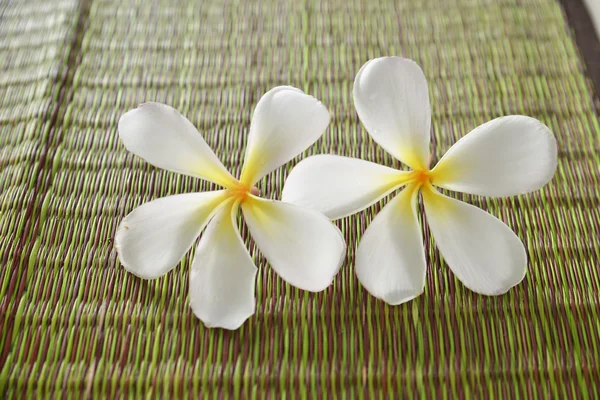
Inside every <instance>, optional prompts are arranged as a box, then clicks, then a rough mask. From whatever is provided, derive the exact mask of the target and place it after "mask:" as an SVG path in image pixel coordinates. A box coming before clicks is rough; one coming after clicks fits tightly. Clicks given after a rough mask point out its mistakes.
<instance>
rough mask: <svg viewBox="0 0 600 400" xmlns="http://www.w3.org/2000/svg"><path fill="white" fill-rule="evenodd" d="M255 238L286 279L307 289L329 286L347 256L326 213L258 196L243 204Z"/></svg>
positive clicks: (341, 239)
mask: <svg viewBox="0 0 600 400" xmlns="http://www.w3.org/2000/svg"><path fill="white" fill-rule="evenodd" d="M242 211H243V213H244V218H245V220H246V224H247V225H248V229H249V230H250V233H251V234H252V238H253V239H254V241H255V242H256V244H257V246H258V248H259V249H260V251H261V253H262V254H263V255H264V256H265V258H266V259H267V260H268V261H269V264H270V265H271V267H272V268H273V269H274V270H275V271H276V272H277V274H279V276H281V277H282V278H283V279H284V280H285V281H286V282H289V283H290V284H292V285H294V286H296V287H298V288H300V289H304V290H309V291H312V292H318V291H321V290H323V289H325V288H327V287H328V286H329V285H330V284H331V282H332V280H333V278H334V276H335V275H336V274H337V272H338V270H339V268H340V266H341V264H342V261H343V259H344V255H345V250H346V244H345V242H344V238H343V237H342V234H341V233H340V231H339V229H338V228H337V227H336V226H335V225H333V224H332V223H331V222H330V221H329V220H328V219H327V217H325V216H324V215H323V214H321V213H319V212H317V211H314V210H310V209H308V208H304V207H299V206H296V205H293V204H288V203H283V202H279V201H273V200H264V199H260V198H258V197H252V198H249V199H248V200H247V201H245V202H244V203H243V204H242Z"/></svg>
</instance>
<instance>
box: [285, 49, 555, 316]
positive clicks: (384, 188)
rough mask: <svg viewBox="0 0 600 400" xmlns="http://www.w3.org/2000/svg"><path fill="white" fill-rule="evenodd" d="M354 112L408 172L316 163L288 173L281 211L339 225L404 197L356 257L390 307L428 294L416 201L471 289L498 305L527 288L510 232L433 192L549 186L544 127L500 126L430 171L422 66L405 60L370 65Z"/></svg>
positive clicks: (520, 253) (363, 276)
mask: <svg viewBox="0 0 600 400" xmlns="http://www.w3.org/2000/svg"><path fill="white" fill-rule="evenodd" d="M354 103H355V106H356V111H357V112H358V116H359V118H360V120H361V121H362V123H363V125H364V126H365V128H366V130H367V131H368V133H369V134H370V135H371V137H372V138H373V139H374V140H375V141H376V142H377V143H378V144H379V145H380V146H381V147H383V148H384V149H385V150H386V151H387V152H389V153H390V154H391V155H392V156H394V157H395V158H397V159H398V160H400V161H401V162H403V163H404V164H406V165H408V166H409V167H410V168H411V169H412V170H411V171H399V170H395V169H392V168H388V167H385V166H381V165H378V164H374V163H371V162H367V161H363V160H359V159H354V158H346V157H340V156H334V155H318V156H313V157H309V158H307V159H305V160H303V161H301V162H300V163H299V164H298V165H297V166H296V167H295V168H294V169H293V170H292V172H291V173H290V175H289V177H288V179H287V181H286V184H285V186H284V189H283V197H282V198H283V201H289V202H292V203H296V204H299V205H302V206H307V207H312V208H314V209H316V210H318V211H321V212H323V213H324V214H325V215H327V216H328V217H330V218H331V219H338V218H342V217H345V216H348V215H351V214H354V213H357V212H359V211H361V210H363V209H365V208H367V207H369V206H370V205H372V204H374V203H375V202H377V201H379V200H381V199H382V198H384V197H385V196H387V195H389V194H390V193H392V192H394V191H396V190H398V189H399V188H401V187H404V189H403V190H402V191H400V192H399V193H398V194H397V195H396V196H395V197H394V198H393V199H392V200H390V202H389V203H388V204H386V205H385V207H384V208H383V209H382V211H381V212H380V213H379V214H378V215H377V216H376V217H375V218H374V220H373V221H372V223H371V224H370V225H369V227H368V228H367V230H366V232H365V233H364V236H363V237H362V240H361V242H360V244H359V246H358V249H357V251H356V258H355V264H356V273H357V275H358V279H359V280H360V282H361V283H362V284H363V286H364V287H365V288H366V289H367V290H368V291H369V292H370V293H371V294H373V295H374V296H376V297H378V298H380V299H382V300H384V301H386V302H387V303H390V304H401V303H403V302H406V301H409V300H411V299H413V298H414V297H416V296H418V295H419V294H421V293H422V292H423V289H424V286H425V269H426V266H425V252H424V246H423V238H422V236H421V228H420V226H419V221H418V216H417V203H418V197H419V193H420V194H421V197H422V201H423V205H424V209H425V214H426V216H427V222H428V224H429V228H430V230H431V233H432V235H433V238H434V240H435V242H436V244H437V247H438V248H439V250H440V253H441V254H442V256H443V257H444V259H445V261H446V263H447V264H448V265H449V267H450V268H451V269H452V271H453V272H454V274H455V275H456V277H457V278H458V279H459V280H460V281H462V283H463V284H464V285H465V286H466V287H468V288H469V289H471V290H473V291H475V292H477V293H481V294H484V295H499V294H502V293H505V292H507V291H508V290H509V289H510V288H511V287H513V286H515V285H516V284H518V283H519V282H521V280H522V279H523V278H524V276H525V273H526V268H527V255H526V252H525V248H524V246H523V244H522V243H521V241H520V240H519V238H518V237H517V236H516V235H515V234H514V233H513V232H512V230H511V229H510V228H509V227H508V226H506V225H505V224H504V223H502V222H501V221H500V220H498V219H497V218H495V217H494V216H492V215H490V214H488V213H486V212H484V211H483V210H481V209H479V208H477V207H474V206H472V205H469V204H467V203H464V202H462V201H459V200H456V199H453V198H450V197H447V196H445V195H443V194H442V193H440V192H439V191H438V190H437V189H436V188H435V187H434V186H437V187H440V188H444V189H449V190H452V191H460V192H464V193H470V194H474V195H483V196H493V197H505V196H512V195H518V194H522V193H527V192H531V191H533V190H537V189H539V188H541V187H542V186H544V185H545V184H546V183H548V182H549V181H550V179H552V176H553V175H554V172H555V170H556V163H557V152H556V140H555V138H554V136H553V134H552V132H551V131H550V130H549V129H548V127H546V126H545V125H544V124H542V123H541V122H540V121H538V120H535V119H533V118H529V117H525V116H520V115H513V116H507V117H502V118H497V119H494V120H493V121H490V122H487V123H485V124H483V125H481V126H479V127H477V128H475V129H474V130H473V131H471V132H470V133H469V134H467V135H466V136H464V137H463V138H462V139H460V140H459V141H458V142H457V143H456V144H454V146H452V147H451V148H450V150H448V152H447V153H446V154H445V155H444V156H443V157H442V158H441V159H440V161H439V162H438V163H437V165H436V166H435V168H433V169H430V168H429V140H430V127H431V111H430V105H429V91H428V88H427V81H426V80H425V76H424V74H423V71H422V70H421V68H420V67H419V66H418V65H417V64H416V63H414V62H413V61H411V60H407V59H404V58H399V57H386V58H378V59H374V60H371V61H369V62H367V63H366V64H365V65H364V66H363V67H362V68H361V69H360V71H359V72H358V75H357V76H356V79H355V81H354Z"/></svg>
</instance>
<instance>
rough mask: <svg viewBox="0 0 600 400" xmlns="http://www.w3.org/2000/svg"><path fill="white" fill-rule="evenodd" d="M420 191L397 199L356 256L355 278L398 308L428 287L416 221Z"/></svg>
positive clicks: (404, 192) (406, 192)
mask: <svg viewBox="0 0 600 400" xmlns="http://www.w3.org/2000/svg"><path fill="white" fill-rule="evenodd" d="M417 195H418V191H417V190H415V189H414V186H412V185H410V186H408V187H407V188H406V189H404V190H402V191H401V192H400V193H399V194H398V195H397V196H396V197H394V198H393V199H392V200H391V201H390V202H389V203H388V204H387V205H386V206H385V207H384V208H383V210H381V212H380V213H379V214H377V216H376V217H375V219H374V220H373V222H371V225H369V227H368V228H367V230H366V231H365V234H364V235H363V237H362V239H361V241H360V244H359V245H358V249H357V252H356V275H357V276H358V280H359V281H360V282H361V283H362V285H363V286H364V287H365V288H366V289H367V290H368V291H369V293H371V294H372V295H373V296H375V297H377V298H379V299H381V300H383V301H385V302H386V303H389V304H393V305H397V304H401V303H405V302H407V301H409V300H412V299H414V298H415V297H417V296H418V295H420V294H421V293H422V292H423V288H424V287H425V270H426V263H425V250H424V247H423V238H422V235H421V227H420V225H419V219H418V217H417Z"/></svg>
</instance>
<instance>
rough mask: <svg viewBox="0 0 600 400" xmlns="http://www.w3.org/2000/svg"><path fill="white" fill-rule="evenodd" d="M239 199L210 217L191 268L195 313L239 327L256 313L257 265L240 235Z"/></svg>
mask: <svg viewBox="0 0 600 400" xmlns="http://www.w3.org/2000/svg"><path fill="white" fill-rule="evenodd" d="M238 208H239V203H237V202H236V203H235V204H232V203H228V205H227V206H224V207H222V208H221V209H220V210H219V212H218V213H217V214H216V215H215V217H214V218H213V219H212V221H210V223H209V224H208V227H207V228H206V231H205V232H204V235H202V238H201V239H200V244H199V245H198V248H197V249H196V255H195V257H194V262H193V263H192V268H191V270H190V301H191V306H192V310H193V311H194V314H196V316H197V317H198V318H200V320H201V321H202V322H204V325H206V326H207V327H209V328H225V329H237V328H239V327H240V325H242V324H243V323H244V321H246V319H248V318H249V317H250V316H251V315H252V314H254V309H255V300H254V284H255V280H256V272H257V269H256V266H255V265H254V263H253V262H252V258H250V254H248V250H246V247H245V246H244V242H243V241H242V238H241V237H240V234H239V231H238V228H237V223H236V215H237V211H238Z"/></svg>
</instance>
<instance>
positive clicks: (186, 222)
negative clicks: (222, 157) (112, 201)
mask: <svg viewBox="0 0 600 400" xmlns="http://www.w3.org/2000/svg"><path fill="white" fill-rule="evenodd" d="M224 198H225V191H222V190H221V191H215V192H206V193H189V194H179V195H175V196H169V197H163V198H160V199H157V200H154V201H151V202H148V203H145V204H142V205H141V206H139V207H138V208H136V209H135V210H133V211H132V212H131V213H130V214H129V215H128V216H127V217H125V218H124V219H123V221H122V222H121V224H120V225H119V229H118V230H117V233H116V235H115V246H116V248H117V251H118V253H119V259H120V260H121V264H123V267H124V268H125V269H126V270H128V271H129V272H131V273H133V274H135V275H137V276H139V277H141V278H144V279H154V278H158V277H159V276H162V275H164V274H165V273H167V272H168V271H170V270H171V269H173V268H174V267H175V266H176V265H177V264H179V261H181V259H182V258H183V256H184V255H185V253H187V251H188V250H189V249H190V247H192V244H193V243H194V241H195V240H196V239H197V238H198V236H199V235H200V232H201V231H202V229H203V228H204V226H205V225H206V224H207V223H208V221H209V219H210V217H211V216H212V215H213V213H214V212H215V210H216V209H217V207H218V206H219V204H220V203H221V202H222V201H223V200H224Z"/></svg>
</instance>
